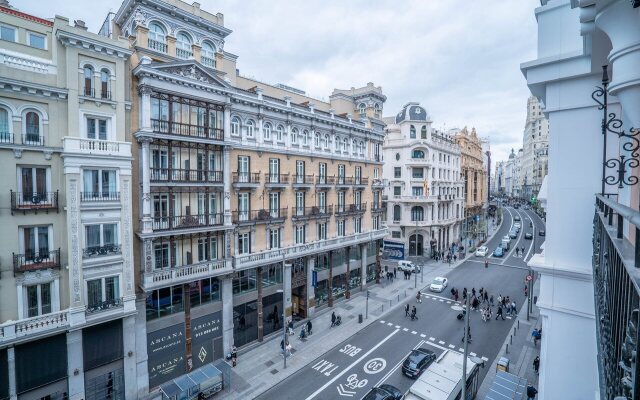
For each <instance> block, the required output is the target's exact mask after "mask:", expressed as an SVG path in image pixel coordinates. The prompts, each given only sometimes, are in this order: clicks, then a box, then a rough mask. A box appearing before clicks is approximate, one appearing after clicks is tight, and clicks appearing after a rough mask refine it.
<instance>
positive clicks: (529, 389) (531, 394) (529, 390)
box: [527, 384, 538, 400]
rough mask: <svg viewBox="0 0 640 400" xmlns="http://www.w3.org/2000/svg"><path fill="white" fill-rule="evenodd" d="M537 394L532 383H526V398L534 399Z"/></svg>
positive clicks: (528, 399)
mask: <svg viewBox="0 0 640 400" xmlns="http://www.w3.org/2000/svg"><path fill="white" fill-rule="evenodd" d="M537 394H538V391H537V390H536V388H534V387H533V385H531V384H529V385H527V400H535V398H536V395H537Z"/></svg>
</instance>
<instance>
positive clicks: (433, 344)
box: [425, 342, 457, 353]
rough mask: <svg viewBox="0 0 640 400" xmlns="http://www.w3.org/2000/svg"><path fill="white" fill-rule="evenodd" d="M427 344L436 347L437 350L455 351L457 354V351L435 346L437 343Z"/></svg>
mask: <svg viewBox="0 0 640 400" xmlns="http://www.w3.org/2000/svg"><path fill="white" fill-rule="evenodd" d="M425 344H428V345H429V346H433V347H435V348H436V349H440V350H446V351H453V352H455V353H457V351H455V350H451V349H449V348H447V347H444V346H438V345H437V344H435V343H431V342H425Z"/></svg>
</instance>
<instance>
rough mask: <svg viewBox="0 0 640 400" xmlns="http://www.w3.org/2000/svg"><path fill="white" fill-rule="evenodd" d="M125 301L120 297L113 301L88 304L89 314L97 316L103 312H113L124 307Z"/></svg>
mask: <svg viewBox="0 0 640 400" xmlns="http://www.w3.org/2000/svg"><path fill="white" fill-rule="evenodd" d="M123 300H124V299H123V298H122V297H118V298H115V299H111V300H106V301H100V302H97V303H91V304H88V305H87V314H95V313H99V312H102V311H107V310H113V309H114V308H121V307H122V306H123V305H124V301H123Z"/></svg>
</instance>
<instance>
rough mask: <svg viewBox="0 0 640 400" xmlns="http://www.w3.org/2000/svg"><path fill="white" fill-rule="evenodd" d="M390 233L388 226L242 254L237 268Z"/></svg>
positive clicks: (303, 254) (307, 253)
mask: <svg viewBox="0 0 640 400" xmlns="http://www.w3.org/2000/svg"><path fill="white" fill-rule="evenodd" d="M388 234H389V230H388V229H387V228H382V229H378V230H373V231H369V232H364V233H356V234H354V235H349V236H340V237H335V238H332V239H325V240H318V241H315V242H310V243H305V244H297V245H292V246H288V247H281V248H277V249H271V250H265V251H261V252H259V253H253V254H245V255H240V256H237V257H236V258H235V260H236V269H248V268H254V267H257V266H261V265H266V264H269V263H274V262H282V259H283V257H284V258H285V259H291V258H299V257H304V256H308V255H313V254H318V253H324V252H327V251H330V250H337V249H342V248H344V247H346V246H354V245H357V244H363V243H369V242H371V241H374V240H379V239H382V238H384V237H385V236H387V235H388Z"/></svg>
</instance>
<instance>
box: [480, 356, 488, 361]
mask: <svg viewBox="0 0 640 400" xmlns="http://www.w3.org/2000/svg"><path fill="white" fill-rule="evenodd" d="M480 359H482V360H484V361H489V359H488V358H487V357H484V356H483V357H480Z"/></svg>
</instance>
